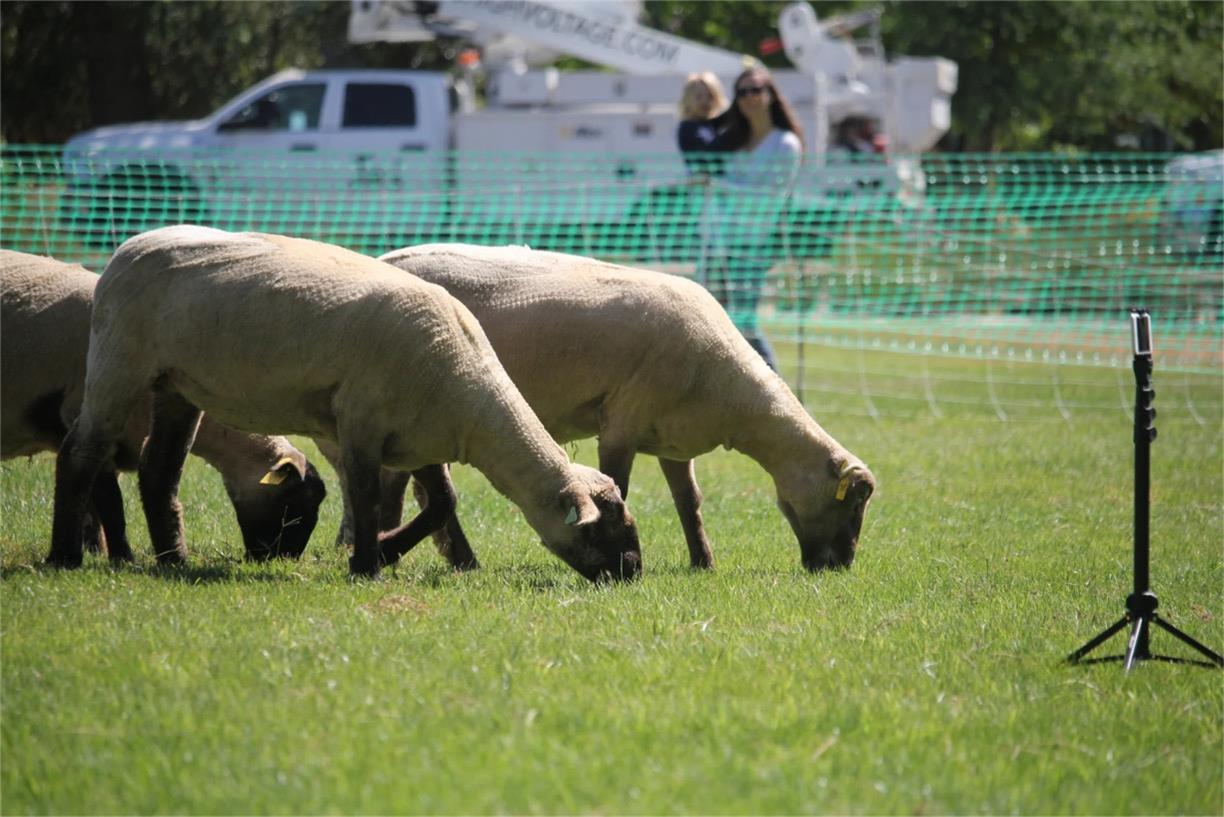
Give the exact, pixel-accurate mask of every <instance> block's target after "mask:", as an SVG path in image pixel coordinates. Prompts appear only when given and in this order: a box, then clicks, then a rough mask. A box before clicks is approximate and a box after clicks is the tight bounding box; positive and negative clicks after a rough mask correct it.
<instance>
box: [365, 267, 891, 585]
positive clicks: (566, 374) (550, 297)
mask: <svg viewBox="0 0 1224 817" xmlns="http://www.w3.org/2000/svg"><path fill="white" fill-rule="evenodd" d="M381 260H383V261H386V262H388V263H390V264H392V265H394V266H396V267H399V268H400V269H402V270H404V271H405V272H409V273H412V274H413V275H415V276H417V277H419V278H422V279H424V280H426V281H431V282H433V283H436V284H440V285H442V286H443V287H445V288H446V290H447V291H448V292H450V293H451V294H452V295H453V296H455V297H456V298H458V299H459V300H460V301H462V302H463V303H464V304H465V305H466V306H467V307H468V309H470V310H471V311H472V313H473V314H474V315H475V316H476V318H477V320H479V321H480V323H481V326H482V327H483V328H484V330H485V333H486V334H487V336H488V338H489V342H490V343H492V344H493V348H494V349H495V350H496V352H497V355H498V357H499V358H500V359H501V362H502V365H503V366H505V367H506V371H507V372H508V373H509V374H510V377H511V378H512V379H513V380H514V382H515V384H516V385H517V386H518V387H519V390H520V391H522V393H523V396H524V397H526V398H527V402H528V403H529V404H530V405H531V407H532V408H533V409H534V410H535V412H536V415H537V416H538V417H539V418H540V420H541V421H542V422H543V423H544V427H545V428H547V429H548V430H549V432H550V433H551V434H552V435H553V437H554V438H555V439H557V440H558V441H561V442H565V441H568V440H574V439H579V438H584V437H591V436H596V435H598V437H599V467H600V470H601V471H603V472H604V473H605V474H608V475H609V476H611V477H612V478H613V479H615V480H616V484H617V485H618V486H619V487H620V489H621V494H622V496H627V495H628V492H629V472H630V469H631V468H632V466H633V458H634V454H635V453H636V452H639V451H641V452H644V453H647V454H654V455H656V456H657V457H658V458H659V464H660V465H661V466H662V469H663V475H664V477H666V479H667V484H668V487H669V488H670V489H671V493H672V498H673V499H674V501H675V504H676V509H677V511H678V512H679V514H680V522H681V526H682V528H683V530H684V536H685V539H686V541H687V543H688V548H689V556H690V559H691V562H692V564H693V565H694V566H696V567H711V566H713V555H712V554H711V552H710V544H709V540H708V539H707V537H706V533H705V528H704V526H703V523H702V518H701V510H700V509H701V493H700V491H699V490H698V488H697V481H696V478H695V476H694V470H693V458H694V457H696V456H698V455H699V454H703V453H705V452H707V451H710V450H711V449H713V448H715V447H717V446H719V445H722V446H724V447H726V448H729V449H731V448H733V449H736V450H738V451H741V452H743V453H744V454H746V455H748V456H749V457H751V458H753V459H754V460H756V461H757V462H758V463H760V465H761V466H762V467H763V468H764V469H765V470H766V471H767V472H769V474H770V475H771V476H772V477H773V480H774V484H775V487H776V488H777V494H778V507H779V508H780V509H781V511H782V513H783V515H784V516H785V517H786V520H787V521H788V522H789V523H790V526H791V528H792V529H793V530H794V532H795V536H796V537H798V539H799V547H800V550H801V553H802V559H803V564H804V566H805V567H807V568H808V569H809V570H816V569H820V568H824V567H838V566H849V565H850V563H851V562H852V561H853V559H854V554H855V549H856V547H857V545H858V537H859V531H860V529H861V527H862V523H863V512H864V510H865V508H866V505H867V501H868V499H869V498H870V496H871V493H872V491H873V490H874V489H875V479H874V477H873V476H872V474H871V472H870V471H869V470H867V467H866V466H865V465H864V464H863V463H862V462H861V461H860V460H859V459H858V458H856V457H855V456H854V455H853V454H851V453H850V452H848V451H847V450H846V449H845V448H843V447H842V446H841V445H839V444H838V443H837V442H836V441H835V440H834V439H833V438H832V437H830V436H829V435H828V434H827V433H825V431H824V429H822V428H821V427H820V426H819V425H817V424H816V422H815V421H814V420H813V419H812V418H811V417H810V416H808V414H807V412H806V411H805V410H804V408H803V406H802V405H801V404H800V403H799V401H798V400H797V399H796V398H795V396H794V395H793V394H792V393H791V391H790V389H789V388H787V386H786V384H785V383H784V382H783V380H782V379H781V378H780V377H778V376H777V375H776V374H775V373H774V372H772V371H771V370H770V369H769V367H768V366H767V365H766V364H765V362H764V361H763V360H762V359H761V356H760V355H758V354H757V353H756V352H755V351H753V349H752V348H751V347H750V346H749V345H748V343H747V341H745V340H744V338H743V336H742V335H741V334H740V332H739V331H738V330H737V329H736V328H735V326H734V325H733V324H732V323H731V321H730V319H728V317H727V315H726V313H725V312H724V311H723V309H722V307H720V306H719V305H718V303H717V301H715V300H714V298H713V297H711V296H710V295H709V294H708V293H707V292H706V291H705V290H704V289H702V288H701V287H700V286H699V285H697V284H695V283H693V282H691V281H687V280H685V279H683V278H678V277H676V276H671V275H663V274H660V273H656V272H649V271H646V270H636V269H629V268H626V267H620V266H615V265H612V264H605V263H602V262H599V261H595V260H593V259H589V258H581V257H578V256H573V255H562V254H558V253H551V252H537V251H532V250H529V249H527V248H525V247H503V248H494V247H477V246H469V245H462V244H435V245H425V246H420V247H413V248H407V249H403V250H398V251H395V252H391V253H388V254H387V255H384V256H383V257H382V259H381ZM391 490H392V491H393V490H399V491H400V492H401V495H402V491H403V482H402V477H401V481H400V482H399V483H398V485H396V486H393V487H392V488H391ZM447 532H448V534H449V536H450V538H451V539H452V540H461V539H462V532H461V531H460V530H459V528H458V526H457V524H455V523H454V522H453V521H452V522H450V523H448V526H447ZM440 547H443V548H444V550H445V549H446V548H454V549H455V551H456V552H462V551H463V549H464V548H466V543H462V542H458V541H453V542H451V543H449V544H447V543H440Z"/></svg>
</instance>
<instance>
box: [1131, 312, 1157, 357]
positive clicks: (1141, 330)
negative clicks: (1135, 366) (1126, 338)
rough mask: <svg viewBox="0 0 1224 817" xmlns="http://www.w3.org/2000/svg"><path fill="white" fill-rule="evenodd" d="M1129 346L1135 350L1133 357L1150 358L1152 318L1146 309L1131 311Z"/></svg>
mask: <svg viewBox="0 0 1224 817" xmlns="http://www.w3.org/2000/svg"><path fill="white" fill-rule="evenodd" d="M1130 320H1131V345H1132V346H1133V347H1134V349H1135V357H1139V356H1140V355H1142V356H1145V357H1149V358H1150V357H1151V356H1152V316H1151V315H1150V314H1148V311H1147V310H1146V309H1132V310H1131V311H1130Z"/></svg>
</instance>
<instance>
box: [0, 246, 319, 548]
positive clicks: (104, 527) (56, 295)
mask: <svg viewBox="0 0 1224 817" xmlns="http://www.w3.org/2000/svg"><path fill="white" fill-rule="evenodd" d="M97 283H98V276H97V275H95V274H94V273H92V272H90V271H89V270H86V269H84V268H83V267H80V266H78V265H76V264H66V263H64V262H62V261H56V260H54V259H52V258H44V257H42V256H37V255H28V254H26V253H19V252H13V251H11V250H0V456H2V457H3V458H4V459H9V458H11V457H18V456H28V455H32V454H36V453H39V452H41V451H56V450H57V449H58V448H59V447H60V443H62V442H63V440H64V436H65V434H67V431H68V426H69V425H70V424H71V423H72V421H73V420H75V419H76V416H77V413H78V412H79V411H80V408H81V398H82V395H83V392H84V390H85V358H86V355H87V354H88V351H89V315H90V309H91V306H92V304H93V298H94V287H95V286H96V285H97ZM149 403H150V398H148V397H146V398H145V399H143V400H140V401H138V402H137V404H136V406H135V410H134V411H133V412H132V414H131V416H130V417H129V418H128V421H127V423H126V424H125V426H124V429H123V433H122V434H121V435H120V437H119V439H118V440H117V441H116V449H115V455H114V458H113V462H112V463H109V464H108V465H107V467H106V468H105V469H104V471H103V473H102V474H100V475H99V477H98V479H97V480H96V481H95V482H94V486H93V492H92V495H91V504H92V506H93V507H92V512H93V517H94V519H93V520H91V522H92V523H93V524H92V527H91V530H90V531H89V533H88V534H87V535H88V537H89V541H88V542H87V544H90V545H91V546H93V547H97V546H98V545H100V544H101V542H103V541H105V543H106V549H107V551H108V553H109V555H110V557H111V559H113V560H116V561H122V560H130V559H131V558H132V552H131V548H130V547H129V545H128V542H127V536H126V532H125V526H124V519H123V506H122V498H121V496H120V495H119V485H118V481H117V480H116V477H115V470H114V469H115V468H119V469H121V470H134V469H135V468H136V465H137V462H138V460H139V457H140V449H141V445H142V444H143V443H144V438H145V436H146V435H147V434H148V430H149ZM192 453H194V454H196V455H197V456H199V457H201V458H203V459H204V460H206V461H207V462H208V463H210V464H211V465H212V466H213V467H214V468H216V469H217V471H219V472H220V474H221V478H222V481H223V483H224V485H225V490H226V493H228V494H229V497H230V500H231V501H232V503H233V505H234V511H235V513H236V514H237V516H238V527H239V529H240V530H241V531H242V538H243V542H244V544H245V545H246V553H247V557H248V558H251V559H257V560H262V559H267V558H269V557H272V556H292V557H297V556H300V555H301V554H302V551H303V550H305V548H306V543H307V541H308V540H309V539H310V534H311V532H312V531H313V530H314V527H315V523H316V521H318V514H319V504H320V503H321V502H322V501H323V497H324V496H325V495H326V490H325V489H324V487H323V480H322V479H320V478H319V474H318V472H317V471H316V470H315V467H314V465H312V464H311V463H310V462H309V461H307V459H306V456H305V455H304V454H302V452H301V451H298V450H297V449H296V448H294V447H293V446H292V445H291V444H290V443H289V441H288V440H286V439H285V438H284V437H263V436H259V435H254V434H244V433H241V432H237V431H234V430H233V429H230V428H226V427H225V426H222V425H220V424H218V423H215V422H213V421H212V420H210V419H209V418H207V417H206V418H204V420H203V422H202V423H201V424H200V430H199V433H198V434H197V435H196V438H195V444H194V446H193V447H192ZM99 528H100V529H99ZM102 531H105V537H102V536H101V535H100V533H101V532H102ZM177 555H178V554H177V552H172V553H171V554H168V558H171V559H173V558H175V556H177ZM65 557H66V558H67V560H68V561H69V562H70V563H76V562H79V551H73V552H72V553H71V554H65Z"/></svg>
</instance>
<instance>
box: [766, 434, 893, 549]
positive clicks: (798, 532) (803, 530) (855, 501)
mask: <svg viewBox="0 0 1224 817" xmlns="http://www.w3.org/2000/svg"><path fill="white" fill-rule="evenodd" d="M775 486H776V487H777V490H778V508H779V509H780V510H781V511H782V515H783V516H785V517H786V521H787V522H789V523H790V526H791V529H792V530H793V531H794V532H795V536H796V537H797V538H798V539H799V551H800V555H801V557H802V559H803V566H804V567H806V568H807V569H808V570H812V571H816V570H823V569H825V568H845V567H849V566H850V564H851V563H852V562H853V561H854V554H855V551H856V550H857V548H858V539H859V532H860V531H861V530H862V527H863V514H864V512H865V511H866V509H867V502H868V501H869V500H870V499H871V495H872V493H873V492H874V491H875V477H874V476H873V475H872V473H871V471H869V470H867V466H866V465H864V464H863V463H862V462H859V461H858V460H857V459H855V458H853V457H850V456H847V455H841V456H833V457H831V458H829V459H827V460H826V461H825V462H824V463H823V464H821V465H817V466H816V467H806V468H798V467H797V468H795V469H793V470H791V471H790V472H789V473H787V474H784V475H781V476H775Z"/></svg>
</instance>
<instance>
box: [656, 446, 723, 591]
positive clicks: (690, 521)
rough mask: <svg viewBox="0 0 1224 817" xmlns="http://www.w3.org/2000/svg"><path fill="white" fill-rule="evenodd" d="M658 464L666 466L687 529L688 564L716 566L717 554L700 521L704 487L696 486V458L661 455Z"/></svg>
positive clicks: (667, 475)
mask: <svg viewBox="0 0 1224 817" xmlns="http://www.w3.org/2000/svg"><path fill="white" fill-rule="evenodd" d="M659 467H660V468H662V469H663V476H664V477H665V478H666V479H667V487H668V488H670V489H671V495H672V501H673V502H674V503H675V504H676V512H677V513H678V514H680V527H681V528H683V529H684V541H685V542H686V543H687V544H688V549H689V563H690V564H691V565H692V566H693V567H701V568H712V567H714V554H713V553H712V552H711V551H710V540H709V539H708V538H707V537H706V532H705V524H704V523H703V522H702V520H701V489H700V488H698V487H697V474H696V471H695V469H694V467H693V461H692V460H683V461H681V460H665V459H663V458H662V457H660V458H659Z"/></svg>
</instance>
